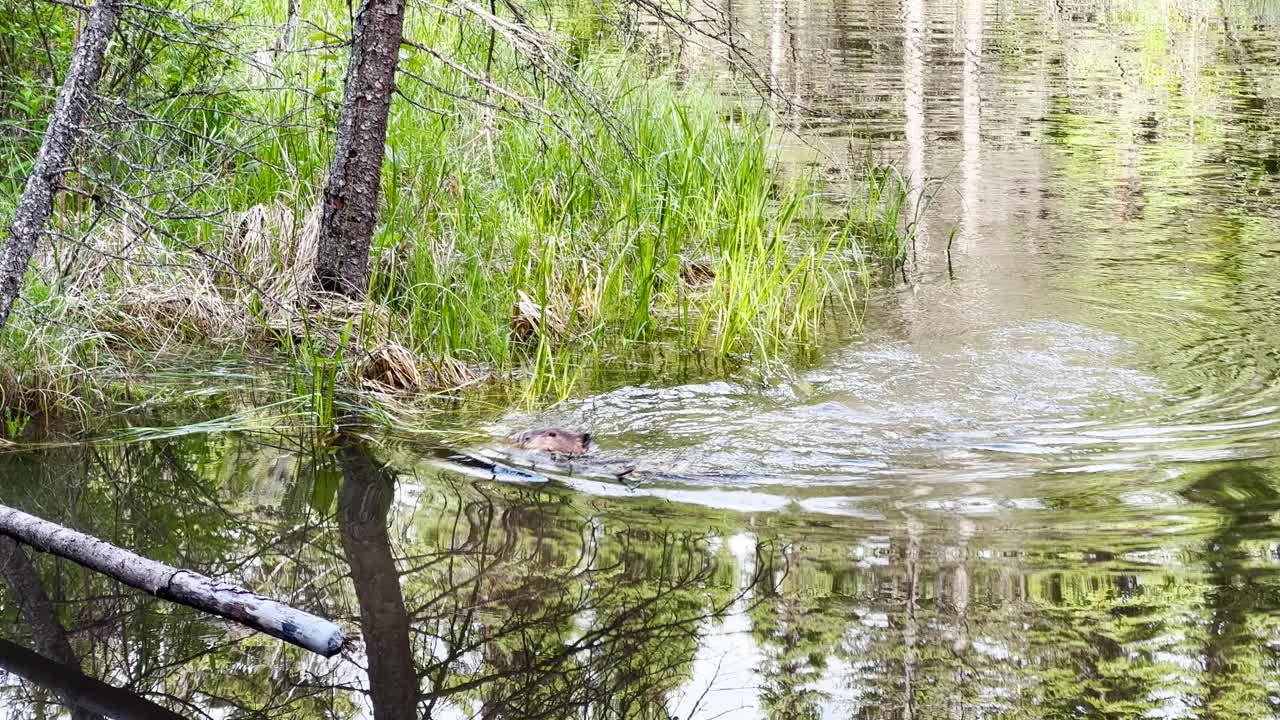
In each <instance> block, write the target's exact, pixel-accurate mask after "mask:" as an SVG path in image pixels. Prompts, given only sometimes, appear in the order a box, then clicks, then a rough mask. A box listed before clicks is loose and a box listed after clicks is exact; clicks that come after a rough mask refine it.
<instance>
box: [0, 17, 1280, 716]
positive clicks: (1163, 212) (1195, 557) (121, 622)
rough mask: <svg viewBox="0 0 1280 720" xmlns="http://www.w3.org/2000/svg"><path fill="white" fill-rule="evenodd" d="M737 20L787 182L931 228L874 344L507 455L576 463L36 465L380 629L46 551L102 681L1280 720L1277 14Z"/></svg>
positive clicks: (103, 452) (145, 536) (204, 695)
mask: <svg viewBox="0 0 1280 720" xmlns="http://www.w3.org/2000/svg"><path fill="white" fill-rule="evenodd" d="M706 10H707V12H711V13H718V14H719V15H718V16H720V17H724V18H728V19H729V20H730V21H732V23H733V24H734V27H735V30H737V31H738V32H739V33H741V34H742V36H743V37H744V39H745V42H746V43H747V47H749V48H750V49H751V53H752V58H753V62H754V63H755V65H754V67H755V68H756V71H757V74H758V75H759V77H761V78H764V79H765V80H767V81H768V82H769V84H770V85H771V86H772V87H773V89H774V92H775V93H776V97H775V105H777V106H778V108H779V111H778V115H777V123H778V124H779V126H780V127H785V128H789V129H791V130H792V131H794V134H791V135H779V142H778V148H777V151H778V156H779V158H780V159H781V161H782V162H784V163H786V164H787V165H788V166H789V167H792V168H795V169H798V170H802V171H803V170H808V171H813V172H819V173H823V174H824V175H825V176H826V177H828V179H829V180H830V182H831V183H832V188H833V189H836V190H839V189H841V188H844V187H846V185H847V183H849V182H850V178H851V177H852V176H854V175H856V169H857V168H859V167H863V166H864V163H865V162H866V161H867V160H868V158H870V159H871V161H872V162H885V163H893V164H895V165H897V166H898V167H900V168H901V169H902V170H903V172H904V173H905V174H907V175H909V176H910V177H911V178H912V180H913V181H914V182H915V184H916V185H917V187H918V188H920V189H921V190H922V192H923V194H924V195H926V196H928V197H930V198H932V202H931V203H929V204H928V208H927V209H926V210H922V212H921V216H920V220H919V225H920V227H919V234H918V238H917V241H916V243H915V245H914V246H913V247H912V248H911V251H910V253H909V258H908V262H907V265H906V268H905V271H904V275H905V282H902V281H901V279H900V281H899V282H898V283H896V284H895V285H894V286H893V287H891V288H890V287H886V288H881V289H878V290H877V291H876V292H875V294H874V296H873V297H872V298H871V301H870V304H869V307H868V312H867V324H866V327H865V328H864V332H863V333H861V334H860V335H859V336H858V337H857V338H855V339H853V340H852V341H851V342H849V343H848V344H847V345H844V346H841V347H839V348H838V349H836V350H834V351H832V352H829V353H827V354H825V355H824V356H823V357H822V358H821V359H820V360H818V361H817V362H815V363H812V364H810V365H807V366H799V367H796V368H794V369H793V370H791V371H790V372H788V373H783V374H781V375H780V376H777V377H774V378H773V379H771V380H769V381H764V382H762V381H761V380H760V379H759V377H758V376H757V375H749V376H748V375H742V376H737V375H731V376H729V377H727V378H723V379H720V380H714V381H708V380H705V379H697V380H687V379H684V378H682V377H680V376H676V375H672V376H659V377H657V378H652V377H650V378H646V379H645V380H644V381H643V382H633V383H626V382H624V383H620V384H618V383H615V384H612V385H611V386H609V387H606V388H602V389H601V391H600V392H598V393H596V394H594V395H590V396H585V397H579V398H576V399H573V400H571V401H569V402H567V403H565V404H563V405H562V406H560V407H557V408H556V409H554V410H553V411H551V412H549V413H545V414H539V415H530V414H514V413H513V414H510V415H507V416H505V417H502V418H500V419H497V420H494V421H492V422H490V423H488V424H486V425H485V426H484V427H482V428H481V429H482V430H485V431H490V432H493V433H495V434H498V433H502V432H505V431H507V430H510V429H514V428H519V427H524V426H527V425H529V424H532V423H569V424H573V425H578V426H583V427H589V428H591V429H592V430H593V431H594V432H595V433H596V435H597V437H598V438H599V439H600V445H601V450H600V452H599V453H598V457H597V458H596V459H593V460H591V461H587V462H581V463H578V464H576V465H575V466H573V467H564V466H546V463H545V462H542V463H541V465H542V467H538V468H535V469H534V470H533V471H531V472H530V471H528V469H527V468H526V471H525V472H504V473H499V474H496V475H495V473H494V472H493V471H492V469H490V468H488V467H486V466H485V465H484V464H482V463H479V464H477V463H476V462H475V461H474V460H468V459H467V458H466V457H447V456H441V455H440V454H439V453H436V452H433V450H432V448H430V447H426V445H429V443H422V442H420V441H413V442H410V441H408V440H404V439H399V440H398V439H395V438H386V437H366V438H359V437H352V438H349V439H348V442H347V443H346V444H345V445H343V446H342V447H340V448H337V449H329V450H324V451H317V450H316V449H315V447H314V443H313V442H312V441H310V440H308V439H307V438H306V437H293V436H288V435H287V434H285V435H281V434H272V435H268V436H264V435H254V434H243V433H242V434H218V433H195V434H190V435H185V436H179V437H171V438H166V439H160V440H155V441H152V442H147V443H133V444H125V445H95V446H78V447H63V448H52V449H47V450H42V451H40V452H37V453H28V454H22V455H17V454H10V455H7V456H3V457H2V458H0V462H2V463H3V465H4V471H5V472H4V476H5V477H6V478H8V482H6V484H5V486H4V488H3V490H2V491H0V493H2V494H3V495H4V500H3V502H5V503H6V504H10V505H15V506H17V507H20V508H23V509H25V510H28V511H30V512H33V513H37V514H40V515H43V516H45V517H48V518H50V519H54V520H58V521H60V522H64V523H67V524H71V525H74V526H77V527H81V528H84V529H86V530H88V531H91V532H94V533H95V534H98V535H100V536H103V537H106V538H109V539H112V540H114V541H115V542H118V543H120V544H122V545H125V546H127V547H130V548H133V549H136V550H137V551H139V552H142V553H143V554H146V555H148V556H151V557H155V558H157V559H161V560H164V561H167V562H171V563H174V564H179V565H184V566H188V567H194V568H198V569H201V570H203V571H204V572H207V573H210V574H215V575H225V576H227V577H233V578H236V579H238V580H240V581H242V582H245V583H247V584H249V585H251V586H253V587H255V588H258V589H262V590H265V591H269V592H271V593H272V594H275V595H278V596H280V597H282V598H285V599H287V600H289V601H291V602H293V603H295V604H298V605H300V606H303V607H307V608H310V609H312V610H314V611H316V612H318V613H321V614H324V615H327V616H330V617H334V618H337V619H339V620H340V621H342V622H344V623H346V624H347V625H349V626H350V627H353V628H355V627H358V628H360V636H361V640H360V642H359V643H358V644H357V646H356V649H355V650H354V651H353V652H352V653H350V654H348V655H347V656H345V657H342V658H338V659H334V660H329V661H325V660H320V659H318V658H313V657H309V656H306V655H305V654H303V653H301V652H296V651H294V650H292V649H290V648H286V647H283V646H281V645H280V644H279V643H277V642H276V641H274V640H270V639H267V638H263V637H260V636H256V635H251V634H247V633H245V632H243V631H241V630H239V629H238V628H235V627H231V626H227V625H223V624H221V623H216V622H210V621H209V620H208V619H206V618H201V617H197V616H196V615H195V614H194V613H191V612H188V611H186V610H183V609H180V608H174V607H172V606H169V605H165V604H162V603H158V602H154V601H151V600H148V599H147V598H145V597H143V596H140V595H139V594H138V593H134V592H131V591H127V590H125V589H122V588H120V587H118V586H116V585H114V584H112V583H109V582H107V581H105V580H103V579H102V578H101V577H98V576H94V575H91V574H88V573H85V572H84V571H82V570H80V569H78V568H76V567H74V566H71V565H68V564H63V563H56V562H53V561H50V560H48V559H47V558H45V559H41V561H40V565H39V567H40V569H41V571H42V576H43V578H44V581H45V585H46V589H47V594H48V595H49V602H50V603H52V605H53V606H54V607H56V608H57V609H58V611H59V613H60V619H61V622H62V624H63V625H65V626H66V627H67V628H68V630H69V633H70V637H71V643H72V646H73V648H74V649H75V651H76V653H77V654H78V655H79V658H80V660H81V664H82V666H83V668H84V670H85V673H86V674H87V675H89V676H92V677H94V678H98V679H101V680H105V681H106V682H108V683H110V684H112V685H116V686H120V687H126V688H128V689H130V690H132V691H134V692H136V693H138V694H139V695H140V696H141V697H142V698H143V699H146V700H150V701H152V702H154V703H158V704H160V705H163V706H165V707H167V708H170V709H171V710H173V711H176V712H178V713H180V714H182V715H184V716H189V717H217V718H241V717H272V718H320V717H332V718H349V717H376V718H378V720H388V719H390V718H410V717H413V718H420V717H439V718H464V717H477V718H480V717H484V718H543V717H545V718H562V717H601V718H603V717H639V718H650V717H653V718H668V717H678V718H681V719H682V720H683V719H686V718H705V719H708V720H709V719H711V718H755V717H777V718H819V717H822V718H846V717H856V718H937V717H956V718H962V717H963V718H972V717H992V718H997V717H998V718H1006V717H1019V718H1022V717H1025V718H1065V717H1090V718H1092V717H1099V718H1101V717H1106V718H1127V717H1157V718H1193V717H1194V718H1252V717H1276V716H1277V715H1280V710H1278V709H1277V708H1280V679H1278V678H1280V672H1278V671H1280V612H1278V611H1280V573H1278V572H1277V571H1278V570H1280V532H1278V528H1277V526H1276V518H1277V515H1276V513H1277V511H1280V463H1277V461H1276V459H1275V457H1276V455H1277V448H1280V444H1278V440H1280V392H1278V383H1280V376H1278V373H1277V370H1278V361H1277V351H1276V347H1277V343H1276V340H1277V338H1278V337H1280V333H1278V331H1280V302H1278V301H1280V210H1278V209H1277V206H1276V202H1275V197H1276V192H1277V191H1278V190H1280V113H1278V112H1277V111H1280V10H1278V9H1277V7H1276V6H1275V4H1274V3H1270V2H1264V1H1263V0H1256V1H1254V2H1250V1H1248V0H1223V1H1222V2H1209V1H1203V2H1201V1H1197V0H1114V1H1110V2H1104V1H1103V0H1000V1H998V2H990V1H983V0H900V1H898V0H893V1H891V0H885V1H883V2H877V1H873V0H853V1H852V2H845V3H826V2H807V1H805V0H776V1H774V2H770V1H769V0H747V1H746V2H743V1H742V0H734V1H733V2H723V1H721V2H713V3H712V4H711V5H709V6H707V8H706ZM717 52H718V51H716V50H714V49H707V48H701V47H697V46H690V47H688V48H687V49H686V51H685V55H684V61H685V62H688V63H689V64H690V65H696V66H699V67H707V66H712V67H714V66H715V63H716V62H718V59H717V58H718V57H719V55H718V54H717ZM725 79H726V82H728V81H729V80H730V79H731V78H728V77H726V78H725ZM726 87H727V85H726ZM953 229H954V232H953ZM468 450H469V452H470V453H471V457H472V458H474V457H476V456H478V457H489V458H490V459H494V458H497V459H501V460H504V461H510V464H511V465H512V466H520V465H522V464H523V465H527V464H528V462H529V461H530V460H536V458H530V457H524V456H518V455H517V456H511V455H510V453H508V451H506V450H502V449H494V448H484V447H473V448H469V449H468ZM624 468H625V469H632V470H633V472H631V473H628V474H627V475H626V476H625V478H624V480H625V482H622V481H619V480H618V479H617V477H615V475H616V473H618V472H619V471H620V470H621V469H624ZM4 611H5V614H4V621H5V624H4V631H5V635H6V637H8V638H9V639H10V640H13V641H14V642H17V643H19V644H30V643H31V642H32V641H33V638H32V637H31V636H32V635H33V632H34V633H35V634H39V630H38V629H37V628H33V627H32V626H31V625H30V624H29V623H24V622H21V621H19V620H18V618H17V614H16V607H15V604H14V599H13V598H12V597H11V596H6V599H5V605H4ZM0 650H3V648H0ZM2 654H3V653H2V652H0V655H2ZM0 659H3V658H0ZM15 672H16V671H15ZM0 693H3V694H2V695H0V697H3V698H4V700H3V705H2V708H3V709H2V710H0V716H4V717H12V718H36V717H50V716H55V717H56V716H59V713H62V715H67V714H68V712H67V711H66V710H65V708H64V706H63V705H62V701H61V700H60V697H59V696H57V695H55V694H53V693H51V692H48V691H45V690H41V689H40V688H39V686H37V685H34V684H32V683H30V682H26V681H21V680H20V679H19V675H18V674H10V675H7V676H5V677H4V679H3V681H2V682H0ZM135 716H138V715H135Z"/></svg>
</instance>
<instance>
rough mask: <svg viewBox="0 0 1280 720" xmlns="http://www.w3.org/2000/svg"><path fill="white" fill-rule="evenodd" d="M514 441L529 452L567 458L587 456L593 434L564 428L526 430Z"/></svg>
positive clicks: (514, 438)
mask: <svg viewBox="0 0 1280 720" xmlns="http://www.w3.org/2000/svg"><path fill="white" fill-rule="evenodd" d="M512 440H513V441H514V442H515V444H516V445H517V446H518V447H522V448H525V449H527V450H546V451H547V452H549V453H555V454H556V455H564V456H566V457H577V456H579V455H585V454H587V452H588V451H590V450H591V433H580V432H575V431H573V430H565V429H564V428H538V429H536V430H525V431H524V432H522V433H520V434H519V435H516V436H515V437H513V438H512Z"/></svg>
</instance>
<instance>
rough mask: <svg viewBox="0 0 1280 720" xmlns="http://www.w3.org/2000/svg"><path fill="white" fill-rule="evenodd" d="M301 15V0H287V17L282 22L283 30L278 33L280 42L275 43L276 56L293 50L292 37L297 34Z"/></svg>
mask: <svg viewBox="0 0 1280 720" xmlns="http://www.w3.org/2000/svg"><path fill="white" fill-rule="evenodd" d="M301 15H302V0H289V11H288V15H287V16H286V17H285V20H284V28H283V29H282V30H281V33H280V41H279V42H278V43H276V55H279V54H280V53H282V52H288V51H289V50H292V49H293V36H294V35H296V34H297V32H298V18H299V17H301Z"/></svg>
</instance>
